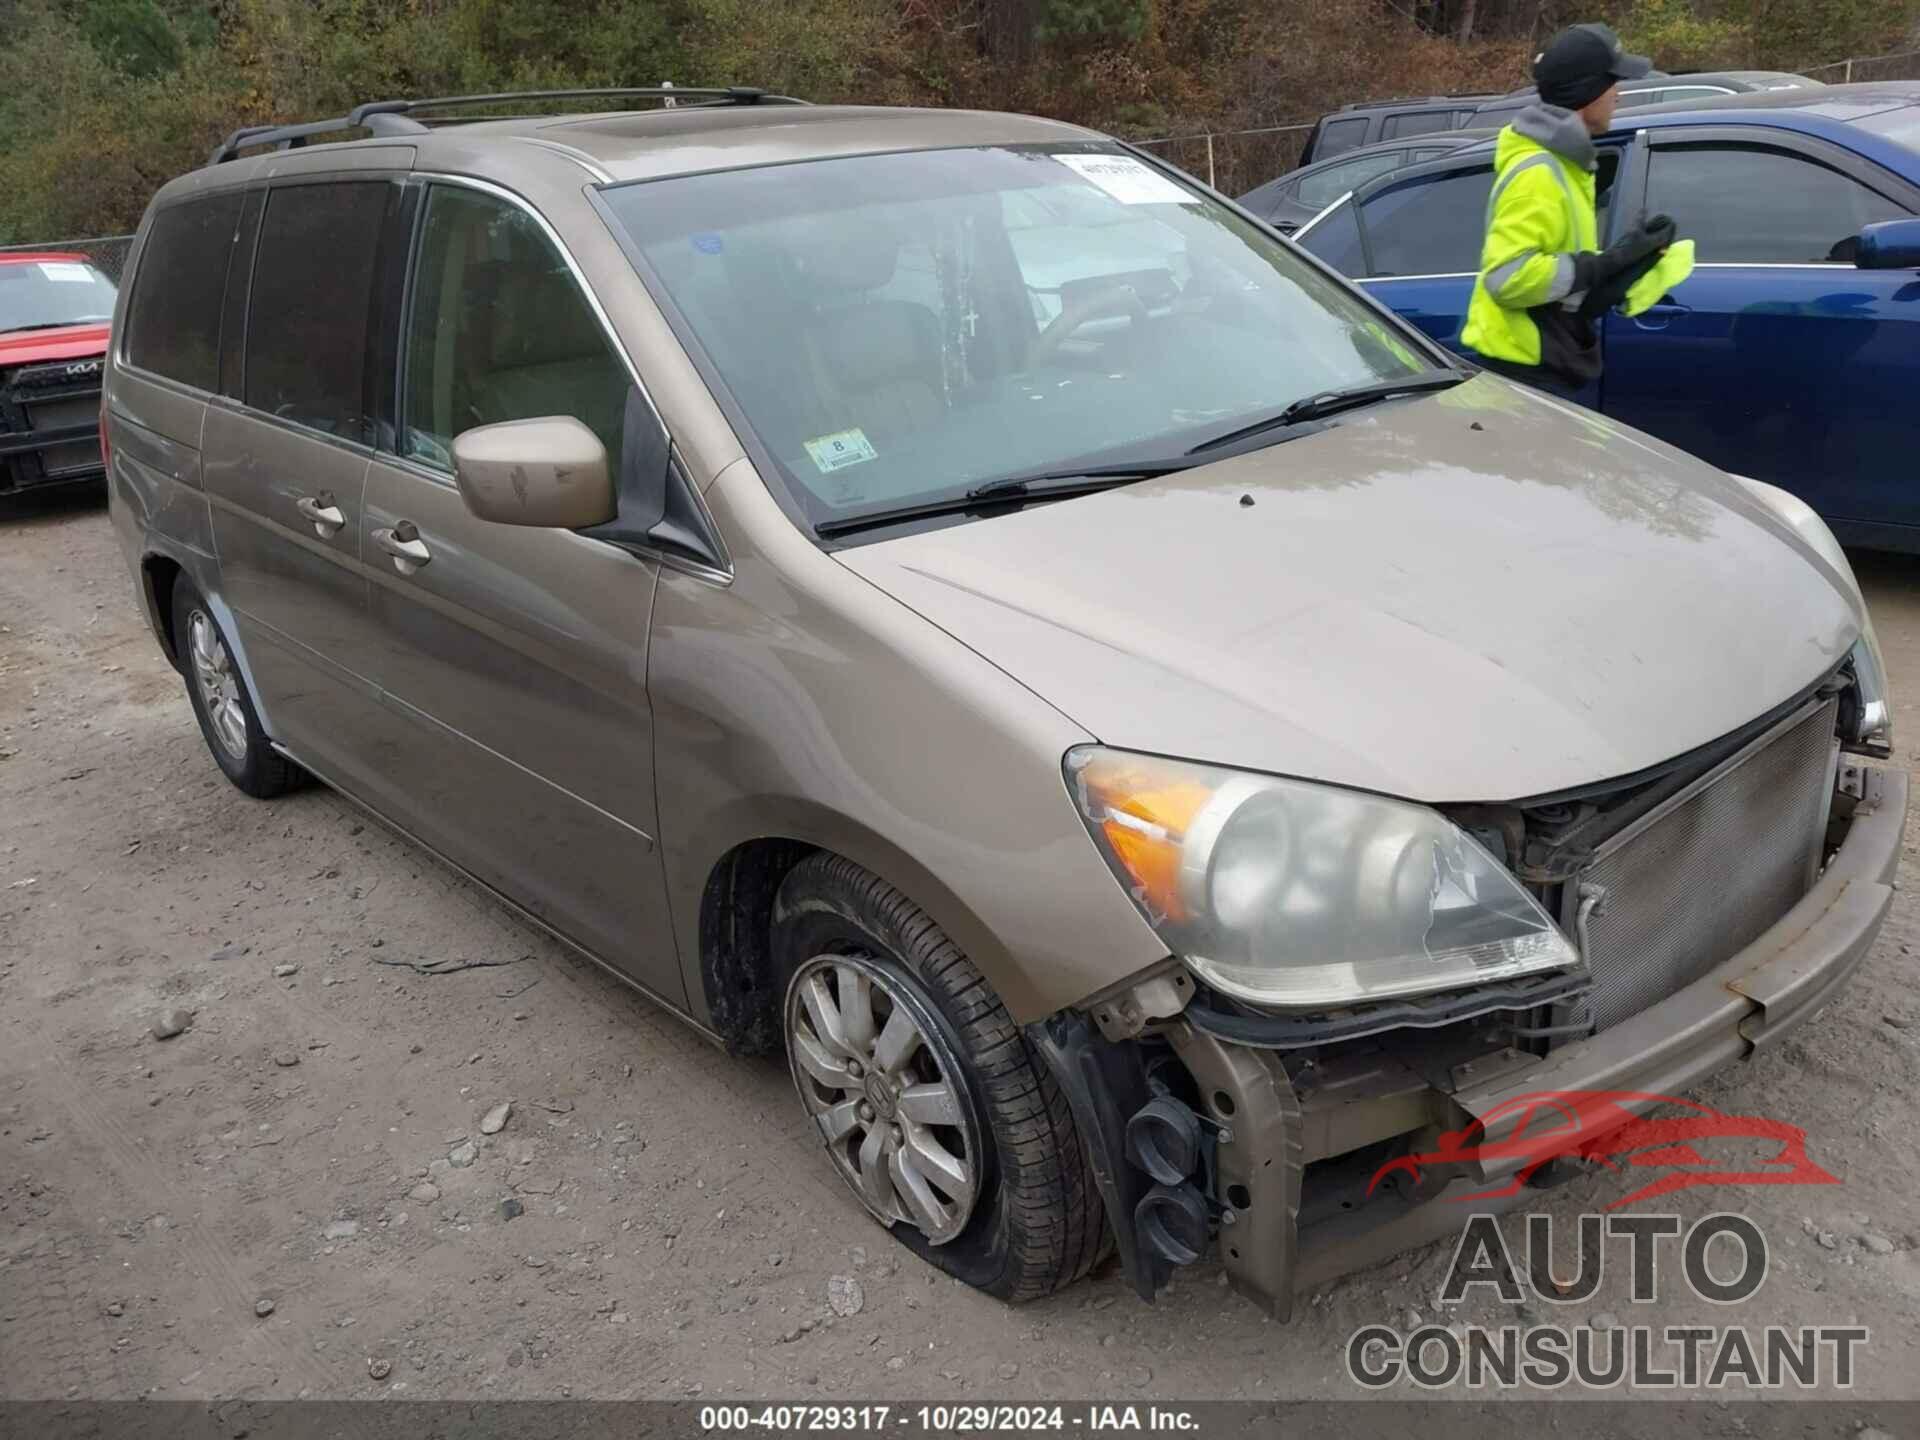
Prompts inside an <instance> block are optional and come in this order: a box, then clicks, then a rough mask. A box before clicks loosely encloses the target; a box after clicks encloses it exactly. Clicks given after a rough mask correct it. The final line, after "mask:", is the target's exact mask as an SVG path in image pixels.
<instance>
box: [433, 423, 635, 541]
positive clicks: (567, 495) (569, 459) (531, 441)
mask: <svg viewBox="0 0 1920 1440" xmlns="http://www.w3.org/2000/svg"><path fill="white" fill-rule="evenodd" d="M453 479H454V483H455V484H456V485H458V486H459V487H460V498H461V499H462V500H464V501H465V502H466V505H467V509H468V510H470V511H471V512H472V513H473V514H475V515H477V516H478V517H479V518H480V519H482V520H491V521H493V522H494V523H496V524H499V525H532V526H538V527H541V528H544V529H550V530H578V529H580V528H581V527H582V526H586V525H604V524H605V523H606V522H607V521H609V520H611V519H613V517H614V510H615V506H614V497H613V482H612V479H611V477H610V476H609V475H608V474H607V450H606V447H605V446H604V445H602V444H601V443H600V437H599V436H597V435H595V434H594V433H593V431H591V430H589V429H588V428H587V427H586V426H585V425H582V424H581V423H580V422H579V421H578V420H576V419H574V418H573V417H572V416H571V415H546V416H542V417H541V418H539V419H537V420H507V421H503V422H501V423H500V424H498V425H476V426H475V427H474V428H473V429H471V430H467V431H464V432H462V433H461V434H459V435H457V436H455V437H454V441H453Z"/></svg>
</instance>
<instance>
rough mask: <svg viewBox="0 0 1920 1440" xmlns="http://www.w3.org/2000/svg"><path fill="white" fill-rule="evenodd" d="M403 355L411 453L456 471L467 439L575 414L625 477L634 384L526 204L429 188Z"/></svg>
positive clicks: (405, 443) (406, 443)
mask: <svg viewBox="0 0 1920 1440" xmlns="http://www.w3.org/2000/svg"><path fill="white" fill-rule="evenodd" d="M404 351H405V353H404V358H403V359H402V362H401V363H402V364H403V365H404V367H405V375H406V380H405V390H406V406H405V413H404V416H403V421H402V423H403V425H404V430H403V432H402V437H401V444H400V450H401V453H402V454H405V455H410V456H412V457H413V458H415V459H417V460H420V461H423V462H424V463H426V464H429V465H434V466H438V467H439V468H441V469H451V468H452V467H453V440H454V437H455V436H457V435H459V434H460V433H461V432H462V431H466V430H471V429H473V428H474V427H475V426H477V425H494V424H498V423H500V422H501V421H504V420H531V419H534V418H536V417H539V416H543V415H571V416H572V417H573V418H574V419H576V420H579V421H580V422H581V423H582V424H584V425H586V426H587V428H588V429H590V430H592V431H593V433H594V434H595V435H598V436H599V437H600V443H601V444H602V445H604V446H606V447H607V464H608V467H609V469H610V471H611V473H613V474H615V475H618V474H619V473H620V470H619V464H620V450H621V440H622V434H623V429H624V420H625V416H626V409H627V392H628V391H629V390H630V389H631V388H632V380H631V379H630V377H629V376H628V374H627V372H626V368H625V367H624V366H623V365H622V364H621V363H620V360H619V358H618V356H616V355H615V353H614V350H613V347H612V346H611V345H610V344H609V343H608V341H607V337H606V333H605V332H604V331H603V330H602V329H601V328H600V323H599V320H598V319H597V318H596V317H595V315H594V313H593V310H592V309H591V308H590V307H589V306H588V304H587V300H586V297H585V296H584V295H583V294H582V293H581V291H580V286H579V283H578V282H577V281H576V280H575V279H574V278H573V273H572V271H570V270H569V269H568V268H567V265H566V262H565V261H564V260H563V259H561V257H560V254H559V252H558V251H557V250H555V249H554V247H553V244H552V242H551V241H549V240H548V239H547V237H546V234H545V232H544V231H543V230H541V228H540V225H539V223H538V222H537V221H535V220H534V218H533V217H532V216H531V215H529V214H528V213H527V212H526V211H524V210H522V209H521V208H520V207H519V206H517V205H512V204H509V203H507V202H506V201H504V200H499V199H496V198H495V197H494V196H492V195H487V194H483V193H481V192H480V191H477V190H468V189H465V188H464V187H461V186H457V185H435V186H433V187H432V188H431V189H430V191H429V193H428V196H427V214H426V220H425V222H424V228H423V229H422V231H421V236H420V244H419V249H418V252H417V259H416V261H415V269H414V275H413V301H412V305H411V307H410V309H409V313H408V316H407V328H406V336H405V343H404Z"/></svg>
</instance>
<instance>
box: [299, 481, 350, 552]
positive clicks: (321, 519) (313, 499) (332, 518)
mask: <svg viewBox="0 0 1920 1440" xmlns="http://www.w3.org/2000/svg"><path fill="white" fill-rule="evenodd" d="M293 508H294V509H296V510H298V511H299V512H300V513H301V514H302V515H303V516H305V517H306V519H307V523H308V524H310V525H312V526H313V533H314V534H316V535H318V536H319V537H320V538H321V539H322V540H331V539H332V538H333V537H334V536H336V535H338V534H339V533H340V529H341V527H342V526H344V525H345V524H346V523H347V517H346V516H345V515H342V514H341V513H340V505H339V503H338V502H337V501H336V500H335V499H334V498H333V492H332V491H331V490H322V491H321V492H320V493H319V495H318V496H307V495H302V496H301V497H300V498H299V499H298V500H295V501H294V502H293Z"/></svg>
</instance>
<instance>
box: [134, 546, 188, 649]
mask: <svg viewBox="0 0 1920 1440" xmlns="http://www.w3.org/2000/svg"><path fill="white" fill-rule="evenodd" d="M140 571H141V573H142V574H143V575H145V576H146V581H147V600H148V603H149V604H151V605H152V607H153V623H154V629H156V630H158V631H159V632H160V643H161V644H162V645H163V646H165V647H166V652H167V659H169V660H171V661H172V662H173V666H174V668H175V669H176V670H177V669H179V668H180V647H179V645H177V644H176V643H175V642H174V634H173V584H174V581H176V580H178V579H179V578H180V566H179V564H178V563H177V562H175V561H173V560H169V559H168V558H167V557H166V556H164V555H149V556H147V558H146V559H145V560H143V561H141V562H140Z"/></svg>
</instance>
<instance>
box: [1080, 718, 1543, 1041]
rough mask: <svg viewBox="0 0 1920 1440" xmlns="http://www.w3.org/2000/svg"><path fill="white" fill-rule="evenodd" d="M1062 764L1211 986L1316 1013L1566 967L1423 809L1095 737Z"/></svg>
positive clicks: (1133, 884)
mask: <svg viewBox="0 0 1920 1440" xmlns="http://www.w3.org/2000/svg"><path fill="white" fill-rule="evenodd" d="M1065 768H1066V777H1067V784H1068V787H1069V788H1070V789H1071V790H1072V792H1073V795H1074V798H1075V800H1076V802H1077V803H1078V804H1079V807H1080V814H1081V817H1082V818H1083V819H1084V820H1085V821H1086V825H1087V829H1088V832H1089V833H1090V834H1091V835H1092V836H1093V839H1094V843H1095V844H1096V845H1098V846H1099V848H1100V851H1101V853H1102V854H1103V855H1104V856H1105V857H1106V860H1107V863H1108V864H1109V865H1110V866H1112V868H1113V872H1114V874H1115V876H1117V877H1118V878H1119V881H1120V883H1121V885H1122V886H1124V887H1125V888H1126V891H1127V893H1128V894H1129V895H1131V896H1132V897H1133V900H1134V903H1135V904H1136V905H1138V906H1139V907H1140V911H1141V914H1142V915H1144V916H1145V917H1146V920H1147V923H1148V924H1150V925H1152V926H1153V927H1154V929H1155V930H1156V931H1157V932H1158V933H1159V935H1160V937H1161V938H1162V939H1163V940H1164V941H1165V942H1166V943H1167V946H1168V948H1169V949H1171V950H1172V951H1173V952H1174V953H1175V954H1177V955H1179V956H1181V957H1182V959H1184V960H1185V962H1186V963H1187V965H1188V966H1189V967H1190V968H1191V969H1192V970H1193V971H1194V973H1195V974H1197V975H1198V976H1199V977H1200V978H1201V979H1203V980H1205V981H1206V982H1207V983H1208V984H1209V985H1211V986H1213V987H1214V988H1215V989H1217V990H1219V991H1221V992H1222V993H1223V994H1226V995H1231V996H1233V997H1235V998H1237V999H1240V1000H1245V1001H1249V1002H1252V1003H1254V1004H1259V1005H1272V1006H1285V1007H1288V1008H1302V1007H1305V1008H1326V1007H1329V1006H1339V1005H1351V1004H1355V1003H1358V1002H1363V1001H1372V1000H1382V999H1387V998H1389V997H1392V996H1399V995H1413V994H1421V993H1424V992H1427V991H1432V990H1447V989H1457V988H1459V987H1461V986H1465V985H1473V984H1477V983H1481V982H1485V981H1492V980H1503V979H1509V978H1512V977H1514V976H1518V975H1531V974H1535V973H1537V972H1540V971H1548V970H1560V969H1564V968H1566V967H1568V966H1571V965H1577V964H1578V963H1579V956H1578V955H1577V953H1576V952H1575V951H1574V949H1573V947H1572V946H1571V945H1570V944H1569V943H1568V942H1567V940H1566V937H1565V936H1563V935H1562V934H1561V933H1560V932H1559V930H1557V929H1556V928H1555V927H1554V924H1553V922H1552V920H1550V919H1549V918H1548V916H1547V913H1546V911H1544V910H1543V909H1541V907H1540V905H1539V904H1538V902H1536V901H1535V900H1534V898H1533V897H1532V896H1531V895H1529V894H1528V893H1527V892H1526V891H1525V890H1524V889H1522V888H1521V886H1520V884H1519V882H1518V881H1516V880H1515V879H1514V878H1513V877H1512V876H1511V875H1510V874H1508V873H1507V871H1506V870H1505V869H1504V868H1503V867H1502V866H1501V865H1500V864H1499V862H1498V861H1496V860H1495V859H1494V858H1493V857H1492V856H1491V855H1489V854H1488V853H1487V852H1486V851H1485V850H1484V849H1482V848H1481V847H1480V846H1479V845H1478V844H1476V843H1475V842H1474V841H1473V840H1472V839H1470V838H1469V837H1468V836H1467V835H1466V834H1465V833H1464V832H1462V831H1461V830H1460V829H1459V828H1458V827H1457V826H1455V825H1454V824H1452V823H1451V822H1450V821H1448V820H1447V819H1446V818H1445V817H1444V816H1442V815H1440V814H1439V813H1438V812H1437V811H1434V810H1430V809H1427V808H1426V807H1424V806H1420V805H1409V804H1406V803H1403V802H1401V801H1396V800H1385V799H1381V798H1380V797H1378V796H1374V795H1364V794H1361V793H1359V792H1357V791H1352V790H1341V789H1336V788H1334V787H1332V786H1326V785H1313V784H1308V783H1306V782H1304V781H1298V780H1282V779H1277V778H1274V777H1271V776H1265V775H1253V774H1248V773H1246V772H1243V771H1236V770H1226V769H1221V768H1218V767H1215V766H1211V765H1198V764H1192V763H1188V762H1186V761H1178V760H1164V759H1159V758H1157V757H1154V756H1150V755H1135V754H1130V753H1127V752H1123V751H1116V750H1107V749H1103V748H1101V747H1098V746H1082V747H1080V748H1078V749H1075V750H1073V751H1070V752H1069V753H1068V755H1067V758H1066V767H1065Z"/></svg>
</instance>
